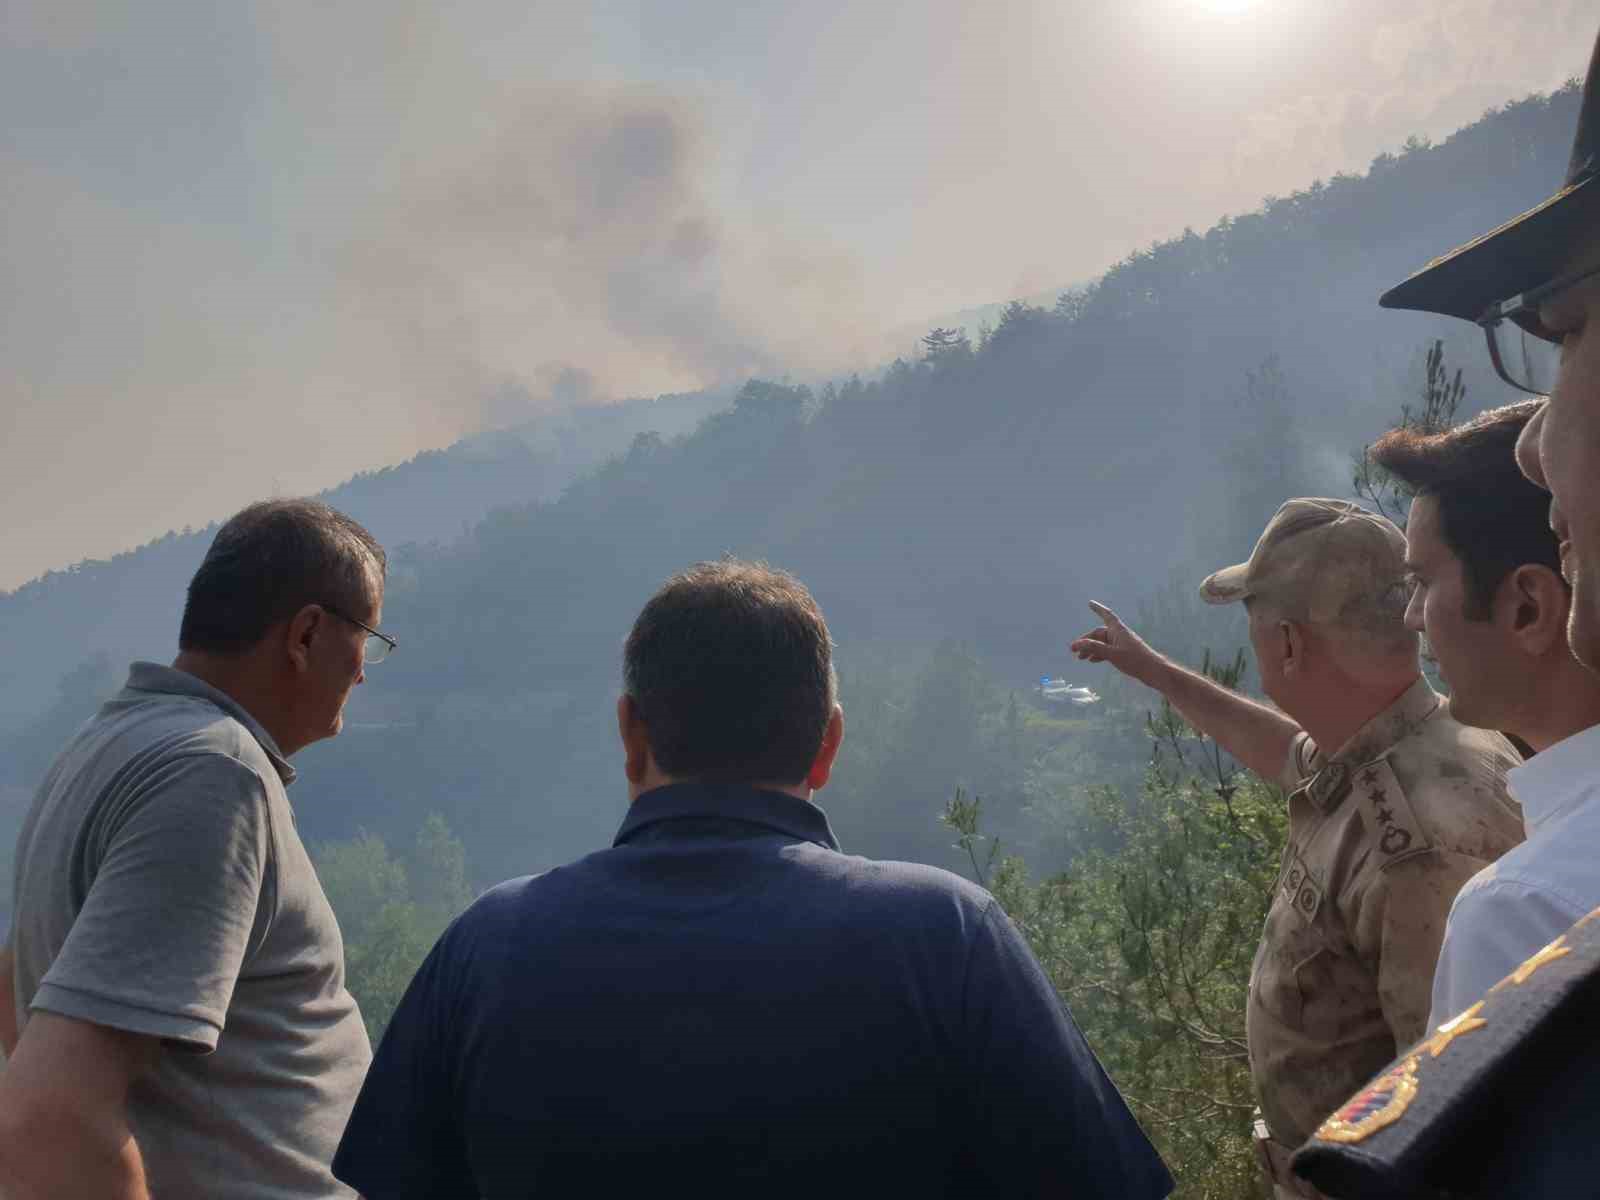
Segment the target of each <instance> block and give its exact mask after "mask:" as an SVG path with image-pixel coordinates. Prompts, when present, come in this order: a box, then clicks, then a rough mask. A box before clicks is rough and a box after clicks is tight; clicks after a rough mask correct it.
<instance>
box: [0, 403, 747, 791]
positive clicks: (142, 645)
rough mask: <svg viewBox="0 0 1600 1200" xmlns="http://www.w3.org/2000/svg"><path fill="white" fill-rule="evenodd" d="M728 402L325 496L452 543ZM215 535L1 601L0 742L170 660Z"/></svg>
mask: <svg viewBox="0 0 1600 1200" xmlns="http://www.w3.org/2000/svg"><path fill="white" fill-rule="evenodd" d="M727 403H728V397H727V396H725V395H720V394H718V393H714V392H696V393H692V394H685V395H665V396H660V397H657V398H655V399H653V400H635V401H629V402H625V403H621V404H613V405H604V406H599V405H597V406H591V407H585V408H576V409H571V410H568V411H565V412H558V413H555V414H552V415H549V416H546V417H542V418H537V419H533V420H526V421H523V422H520V423H518V424H515V425H512V426H510V427H508V428H506V429H499V430H495V431H492V432H488V433H481V434H477V435H475V436H473V437H469V438H464V439H462V440H461V441H459V442H457V443H456V444H455V445H453V446H450V447H448V448H446V449H444V450H430V451H427V452H425V453H422V454H419V455H417V456H416V457H415V458H413V459H411V460H410V461H409V462H405V463H401V464H399V465H398V466H393V467H385V468H384V469H382V470H379V471H368V472H365V473H363V474H360V475H357V476H355V477H354V478H353V479H350V480H348V481H347V482H345V483H343V484H341V485H340V486H338V487H336V488H333V489H331V490H329V491H327V492H325V493H323V495H324V496H325V497H326V498H327V500H328V502H329V503H330V504H333V505H335V506H336V507H338V508H340V509H343V510H344V511H346V512H349V513H352V514H354V515H355V516H356V517H357V518H358V519H360V520H361V521H363V522H364V523H365V524H366V525H367V526H368V528H370V529H372V530H373V532H374V533H375V534H377V536H378V537H379V538H380V539H381V540H382V541H383V542H384V544H385V545H387V546H390V547H395V548H397V547H401V546H404V545H406V544H408V543H413V542H415V543H418V544H427V543H430V542H436V541H450V540H454V539H456V538H460V537H462V536H463V535H464V534H465V533H466V532H467V531H468V530H469V529H470V528H471V527H472V526H473V525H474V524H476V523H477V522H478V521H479V520H481V519H482V518H483V516H484V515H485V514H486V513H488V512H489V511H490V510H491V509H494V508H498V507H502V506H504V505H514V504H529V503H542V502H545V501H549V500H553V499H555V498H556V497H557V496H559V495H560V494H561V490H562V489H563V488H565V487H566V486H567V484H569V483H571V482H572V481H573V480H574V479H575V478H577V477H578V476H579V475H581V474H582V473H583V472H585V471H588V470H591V469H592V468H594V467H596V466H598V465H599V464H600V463H602V462H604V461H605V460H606V459H608V458H609V457H611V456H612V455H613V454H616V453H618V452H620V451H622V450H624V449H626V448H627V446H628V444H629V442H630V441H631V440H632V439H633V437H634V436H635V435H636V434H638V433H641V432H645V431H655V432H658V433H661V434H663V435H666V436H670V435H673V434H677V433H683V432H686V431H688V430H689V429H692V428H693V427H694V425H695V424H696V423H697V422H698V421H699V420H700V419H701V418H702V417H704V416H705V415H706V414H708V413H710V412H712V411H714V410H716V409H718V408H721V407H725V406H726V404H727ZM220 515H222V516H225V515H226V514H220ZM212 532H214V527H212V528H207V529H201V530H187V529H186V530H183V531H182V532H179V531H176V530H174V531H172V532H169V533H167V534H166V535H164V536H163V537H160V538H157V539H156V540H155V541H152V542H150V543H148V544H147V545H144V546H141V547H139V548H138V549H137V550H133V551H129V552H128V553H125V554H119V555H116V556H115V557H113V558H111V559H110V560H105V561H99V560H92V561H85V562H80V563H76V564H74V565H72V566H70V567H67V568H65V569H64V570H60V571H52V572H49V573H48V574H46V575H44V576H42V577H41V578H39V579H36V580H34V581H32V582H30V583H28V584H26V585H25V586H23V587H21V588H18V589H17V590H16V591H14V592H9V593H8V592H0V645H3V646H4V647H5V654H4V656H3V657H0V745H3V744H4V740H5V738H6V736H7V735H9V734H12V733H15V732H16V731H17V730H18V729H19V728H22V727H25V726H26V725H27V724H28V723H29V722H30V721H32V720H34V719H37V717H38V716H39V714H40V712H41V711H42V710H43V709H44V708H46V707H48V706H49V704H50V701H51V698H52V697H51V692H52V691H53V690H54V688H55V685H56V681H57V680H58V679H60V678H61V676H62V672H63V671H64V670H67V669H69V668H72V667H75V666H77V665H78V664H79V663H80V662H83V661H86V660H89V661H92V660H94V658H95V656H97V655H99V654H102V653H103V654H104V655H106V657H107V660H108V661H109V662H115V663H116V664H117V669H118V670H120V669H121V664H122V663H123V662H124V661H125V660H127V659H129V658H131V657H134V656H141V655H142V656H145V657H151V656H157V657H159V656H162V655H169V654H170V653H171V649H172V643H173V639H174V638H175V637H176V635H177V614H178V612H179V611H180V609H181V605H182V591H183V587H184V585H185V584H186V583H187V582H188V580H189V576H190V575H192V574H193V573H194V569H195V567H196V566H197V565H199V562H200V558H201V556H202V555H204V553H205V548H206V546H207V545H208V544H209V543H210V540H211V534H212ZM402 556H403V555H402ZM107 669H108V670H109V669H110V668H109V667H108V668H107ZM8 766H9V767H10V768H11V773H14V772H15V771H16V770H17V769H18V764H16V763H14V762H13V763H7V762H5V761H3V760H0V779H5V778H6V777H7V775H8V772H7V771H6V770H5V769H4V768H6V767H8Z"/></svg>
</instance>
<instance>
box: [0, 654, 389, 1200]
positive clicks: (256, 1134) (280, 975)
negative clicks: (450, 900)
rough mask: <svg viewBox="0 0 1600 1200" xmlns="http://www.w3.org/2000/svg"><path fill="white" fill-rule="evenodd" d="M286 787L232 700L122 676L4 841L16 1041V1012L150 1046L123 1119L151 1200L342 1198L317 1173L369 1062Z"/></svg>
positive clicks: (337, 1187)
mask: <svg viewBox="0 0 1600 1200" xmlns="http://www.w3.org/2000/svg"><path fill="white" fill-rule="evenodd" d="M293 779H294V769H293V768H292V767H290V766H289V764H288V763H287V762H285V761H284V759H283V756H282V755H281V754H279V753H278V749H277V747H276V745H274V743H273V740H272V738H271V736H270V735H269V734H268V733H267V731H266V730H265V729H263V728H262V727H261V726H260V725H259V724H258V723H257V722H256V721H255V720H254V719H253V718H252V717H251V716H250V714H249V713H247V712H246V711H245V710H244V709H243V708H242V707H240V706H239V705H238V704H237V703H235V702H234V701H233V700H232V699H231V698H230V697H228V696H226V695H224V694H223V693H221V692H219V691H217V690H216V689H214V688H212V687H209V686H208V685H206V684H204V683H202V682H201V681H200V680H198V679H196V678H195V677H193V676H192V675H188V674H186V673H184V672H182V671H177V670H173V669H172V668H170V667H162V666H157V665H155V664H154V663H135V664H133V668H132V670H131V672H130V673H129V676H128V685H127V687H125V688H124V689H123V690H122V692H121V693H120V694H118V695H117V696H116V697H115V698H113V699H112V700H110V701H109V702H108V703H107V704H106V705H105V706H104V707H103V708H101V710H100V711H99V713H97V714H96V715H95V716H94V718H93V719H92V720H90V721H89V723H88V724H87V725H85V726H84V728H83V729H82V730H81V731H80V732H79V733H78V735H77V736H76V737H75V738H74V739H73V740H72V742H71V743H69V744H68V746H67V748H66V749H65V750H64V751H63V752H62V753H61V756H60V757H59V758H58V759H57V760H56V762H55V764H54V765H53V766H52V767H51V768H50V772H49V774H48V775H47V776H46V777H45V781H44V783H43V785H42V786H41V787H40V788H39V791H38V794H37V795H36V796H35V797H34V800H33V805H32V807H31V808H30V809H29V811H28V815H27V818H26V819H25V820H24V822H23V825H22V832H21V834H20V836H19V837H18V840H17V856H16V883H15V894H14V903H13V906H12V920H11V935H10V939H9V941H10V945H11V947H12V949H13V951H14V953H15V955H16V1004H17V1011H18V1016H19V1020H20V1021H23V1022H25V1021H26V1020H27V1014H28V1012H29V1010H30V1009H32V1010H34V1011H43V1012H52V1013H58V1014H61V1015H63V1016H68V1017H76V1018H78V1019H80V1020H84V1021H91V1022H93V1023H95V1024H97V1025H105V1026H109V1027H112V1028H115V1029H124V1030H129V1031H131V1032H134V1033H142V1034H148V1035H151V1036H154V1037H159V1038H161V1039H163V1041H164V1042H165V1043H166V1046H167V1051H166V1052H165V1053H163V1054H162V1055H161V1056H160V1058H159V1060H158V1065H157V1066H156V1067H155V1068H154V1069H153V1070H152V1071H151V1072H150V1073H149V1074H148V1075H146V1076H145V1077H144V1078H142V1079H141V1080H140V1081H139V1082H138V1083H137V1084H135V1086H134V1089H133V1092H132V1095H131V1097H130V1101H129V1118H130V1121H131V1124H132V1127H133V1132H134V1136H135V1138H136V1139H137V1140H138V1143H139V1147H140V1150H141V1151H142V1153H143V1155H144V1162H145V1170H146V1172H147V1173H148V1176H149V1181H150V1190H151V1193H152V1194H153V1195H155V1196H158V1197H162V1198H163V1200H177V1198H181V1197H189V1196H194V1197H201V1196H204V1197H230V1198H233V1197H237V1198H240V1200H243V1198H246V1197H248V1198H250V1200H309V1198H311V1197H317V1198H319V1200H321V1198H324V1197H331V1196H341V1197H347V1196H350V1195H351V1194H352V1193H350V1192H349V1191H348V1190H347V1189H346V1188H344V1187H343V1186H342V1185H341V1184H339V1183H338V1182H337V1181H336V1180H335V1179H334V1178H333V1176H332V1174H331V1173H330V1172H329V1170H328V1164H329V1162H330V1161H331V1160H332V1158H333V1151H334V1148H335V1146H337V1144H338V1141H339V1135H340V1134H341V1132H343V1130H344V1125H345V1121H346V1119H347V1117H348V1116H349V1113H350V1108H351V1105H352V1104H353V1103H354V1101H355V1097H356V1093H357V1091H358V1090H359V1088H360V1086H361V1080H362V1078H363V1076H364V1075H365V1073H366V1069H367V1064H368V1062H369V1061H370V1060H371V1057H372V1051H371V1048H370V1046H369V1045H368V1043H367V1035H366V1030H365V1027H364V1026H363V1025H362V1022H361V1016H360V1014H359V1012H358V1011H357V1010H356V1004H355V1000H354V999H353V998H352V997H351V995H350V993H349V992H348V991H347V990H346V989H345V986H344V943H343V941H342V939H341V938H340V936H339V927H338V924H337V923H336V922H335V920H334V915H333V910H332V909H331V908H330V907H329V905H328V900H327V897H326V896H324V895H323V892H322V886H321V884H320V883H319V882H318V881H317V877H316V874H315V872H314V871H313V869H312V866H311V860H310V859H309V857H308V856H307V855H306V850H305V847H304V845H302V844H301V841H300V836H299V834H298V833H297V832H296V830H295V821H294V812H293V810H292V809H291V808H290V807H289V798H288V796H287V794H286V793H285V791H284V785H285V784H287V783H289V782H290V781H292V780H293Z"/></svg>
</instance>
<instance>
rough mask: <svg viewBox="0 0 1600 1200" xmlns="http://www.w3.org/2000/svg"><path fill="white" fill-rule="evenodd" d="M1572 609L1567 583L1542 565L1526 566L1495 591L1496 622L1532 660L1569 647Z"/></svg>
mask: <svg viewBox="0 0 1600 1200" xmlns="http://www.w3.org/2000/svg"><path fill="white" fill-rule="evenodd" d="M1571 608H1572V593H1571V592H1569V591H1568V590H1567V585H1566V581H1565V580H1563V579H1562V578H1561V576H1560V575H1558V574H1557V573H1556V572H1555V571H1552V570H1551V569H1550V568H1549V567H1546V566H1543V565H1542V564H1540V563H1523V564H1522V566H1520V567H1518V568H1517V569H1516V570H1514V571H1512V572H1511V574H1509V575H1507V576H1506V577H1505V578H1504V579H1503V580H1501V581H1500V586H1499V587H1497V588H1496V589H1495V595H1494V618H1495V620H1496V621H1500V622H1504V626H1503V627H1504V628H1505V629H1506V630H1507V632H1509V633H1510V635H1511V636H1512V637H1513V638H1514V639H1516V642H1517V644H1518V646H1520V647H1521V648H1522V650H1523V652H1524V653H1525V654H1528V655H1531V656H1533V657H1542V656H1543V655H1545V654H1548V653H1549V652H1550V650H1551V648H1552V647H1553V646H1555V645H1556V644H1557V643H1559V644H1560V645H1561V646H1562V647H1565V646H1566V641H1567V613H1568V612H1569V610H1570V609H1571Z"/></svg>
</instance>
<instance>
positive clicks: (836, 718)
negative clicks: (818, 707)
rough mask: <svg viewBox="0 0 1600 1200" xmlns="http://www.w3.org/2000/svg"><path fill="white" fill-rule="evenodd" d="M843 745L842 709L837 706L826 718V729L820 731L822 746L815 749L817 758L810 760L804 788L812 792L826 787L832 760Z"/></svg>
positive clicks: (830, 772)
mask: <svg viewBox="0 0 1600 1200" xmlns="http://www.w3.org/2000/svg"><path fill="white" fill-rule="evenodd" d="M843 743H844V709H842V708H840V707H839V706H838V705H837V704H835V705H834V706H833V712H832V713H831V714H830V715H829V717H828V727H827V728H826V729H824V730H823V731H822V745H821V746H819V747H817V757H816V758H814V759H812V760H811V769H810V770H809V771H807V772H806V786H807V787H808V788H810V789H811V790H812V791H817V790H818V789H819V788H823V787H826V786H827V785H828V777H829V776H830V775H832V774H833V762H834V759H836V758H838V757H839V747H840V746H841V745H842V744H843Z"/></svg>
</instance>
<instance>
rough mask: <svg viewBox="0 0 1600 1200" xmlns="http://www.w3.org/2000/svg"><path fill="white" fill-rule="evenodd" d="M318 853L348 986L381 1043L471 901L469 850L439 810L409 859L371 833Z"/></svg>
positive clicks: (314, 855) (319, 848)
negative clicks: (414, 981) (420, 972)
mask: <svg viewBox="0 0 1600 1200" xmlns="http://www.w3.org/2000/svg"><path fill="white" fill-rule="evenodd" d="M312 858H313V859H314V860H315V862H316V867H317V875H318V876H319V877H320V878H321V880H322V889H323V891H324V892H326V893H327V896H328V901H329V903H330V904H332V905H333V911H334V913H335V915H336V916H337V917H338V918H339V929H340V932H341V933H342V934H343V936H344V951H345V982H346V985H347V986H348V987H349V989H350V992H351V994H352V995H353V996H355V998H356V1002H357V1003H358V1004H360V1006H361V1015H362V1017H363V1018H364V1019H365V1020H366V1023H367V1033H368V1036H370V1037H371V1038H372V1041H373V1043H374V1044H376V1043H377V1042H378V1040H379V1039H380V1038H382V1037H383V1031H384V1029H385V1028H386V1027H387V1026H388V1024H389V1018H390V1017H392V1016H393V1015H394V1010H395V1008H396V1007H398V1005H399V1003H400V999H401V997H402V996H403V995H405V989H406V985H407V984H409V983H410V982H411V977H412V976H413V975H414V974H416V970H417V968H418V967H419V966H421V965H422V960H423V959H424V958H425V957H426V956H427V953H428V951H429V949H431V948H432V946H433V943H434V942H435V941H436V940H437V939H438V937H439V935H440V934H441V933H442V932H444V928H445V926H446V925H448V924H449V923H450V922H451V921H452V920H453V919H454V918H455V917H456V915H457V914H458V913H460V912H461V910H462V909H464V908H466V906H467V905H468V904H470V903H471V902H472V899H473V891H472V887H471V885H470V884H469V883H468V882H467V862H466V850H465V849H464V847H463V846H462V844H461V842H460V841H459V840H458V839H457V838H456V837H455V835H454V834H452V833H451V832H450V829H449V827H448V826H447V825H446V824H445V821H444V818H443V817H441V816H439V815H438V814H437V813H433V814H430V815H429V816H428V817H427V819H426V820H425V821H424V822H423V825H422V828H421V830H419V831H418V833H417V838H416V842H415V844H414V845H413V846H412V848H411V852H410V853H409V854H408V855H406V856H405V857H404V859H397V858H395V857H394V856H393V855H392V854H391V853H390V852H389V848H388V846H387V845H385V844H384V841H383V839H382V838H380V837H377V836H376V835H374V834H370V833H365V832H363V833H360V834H358V835H357V836H356V837H354V838H352V839H350V840H349V841H343V842H323V843H320V844H318V845H316V846H313V847H312Z"/></svg>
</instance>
